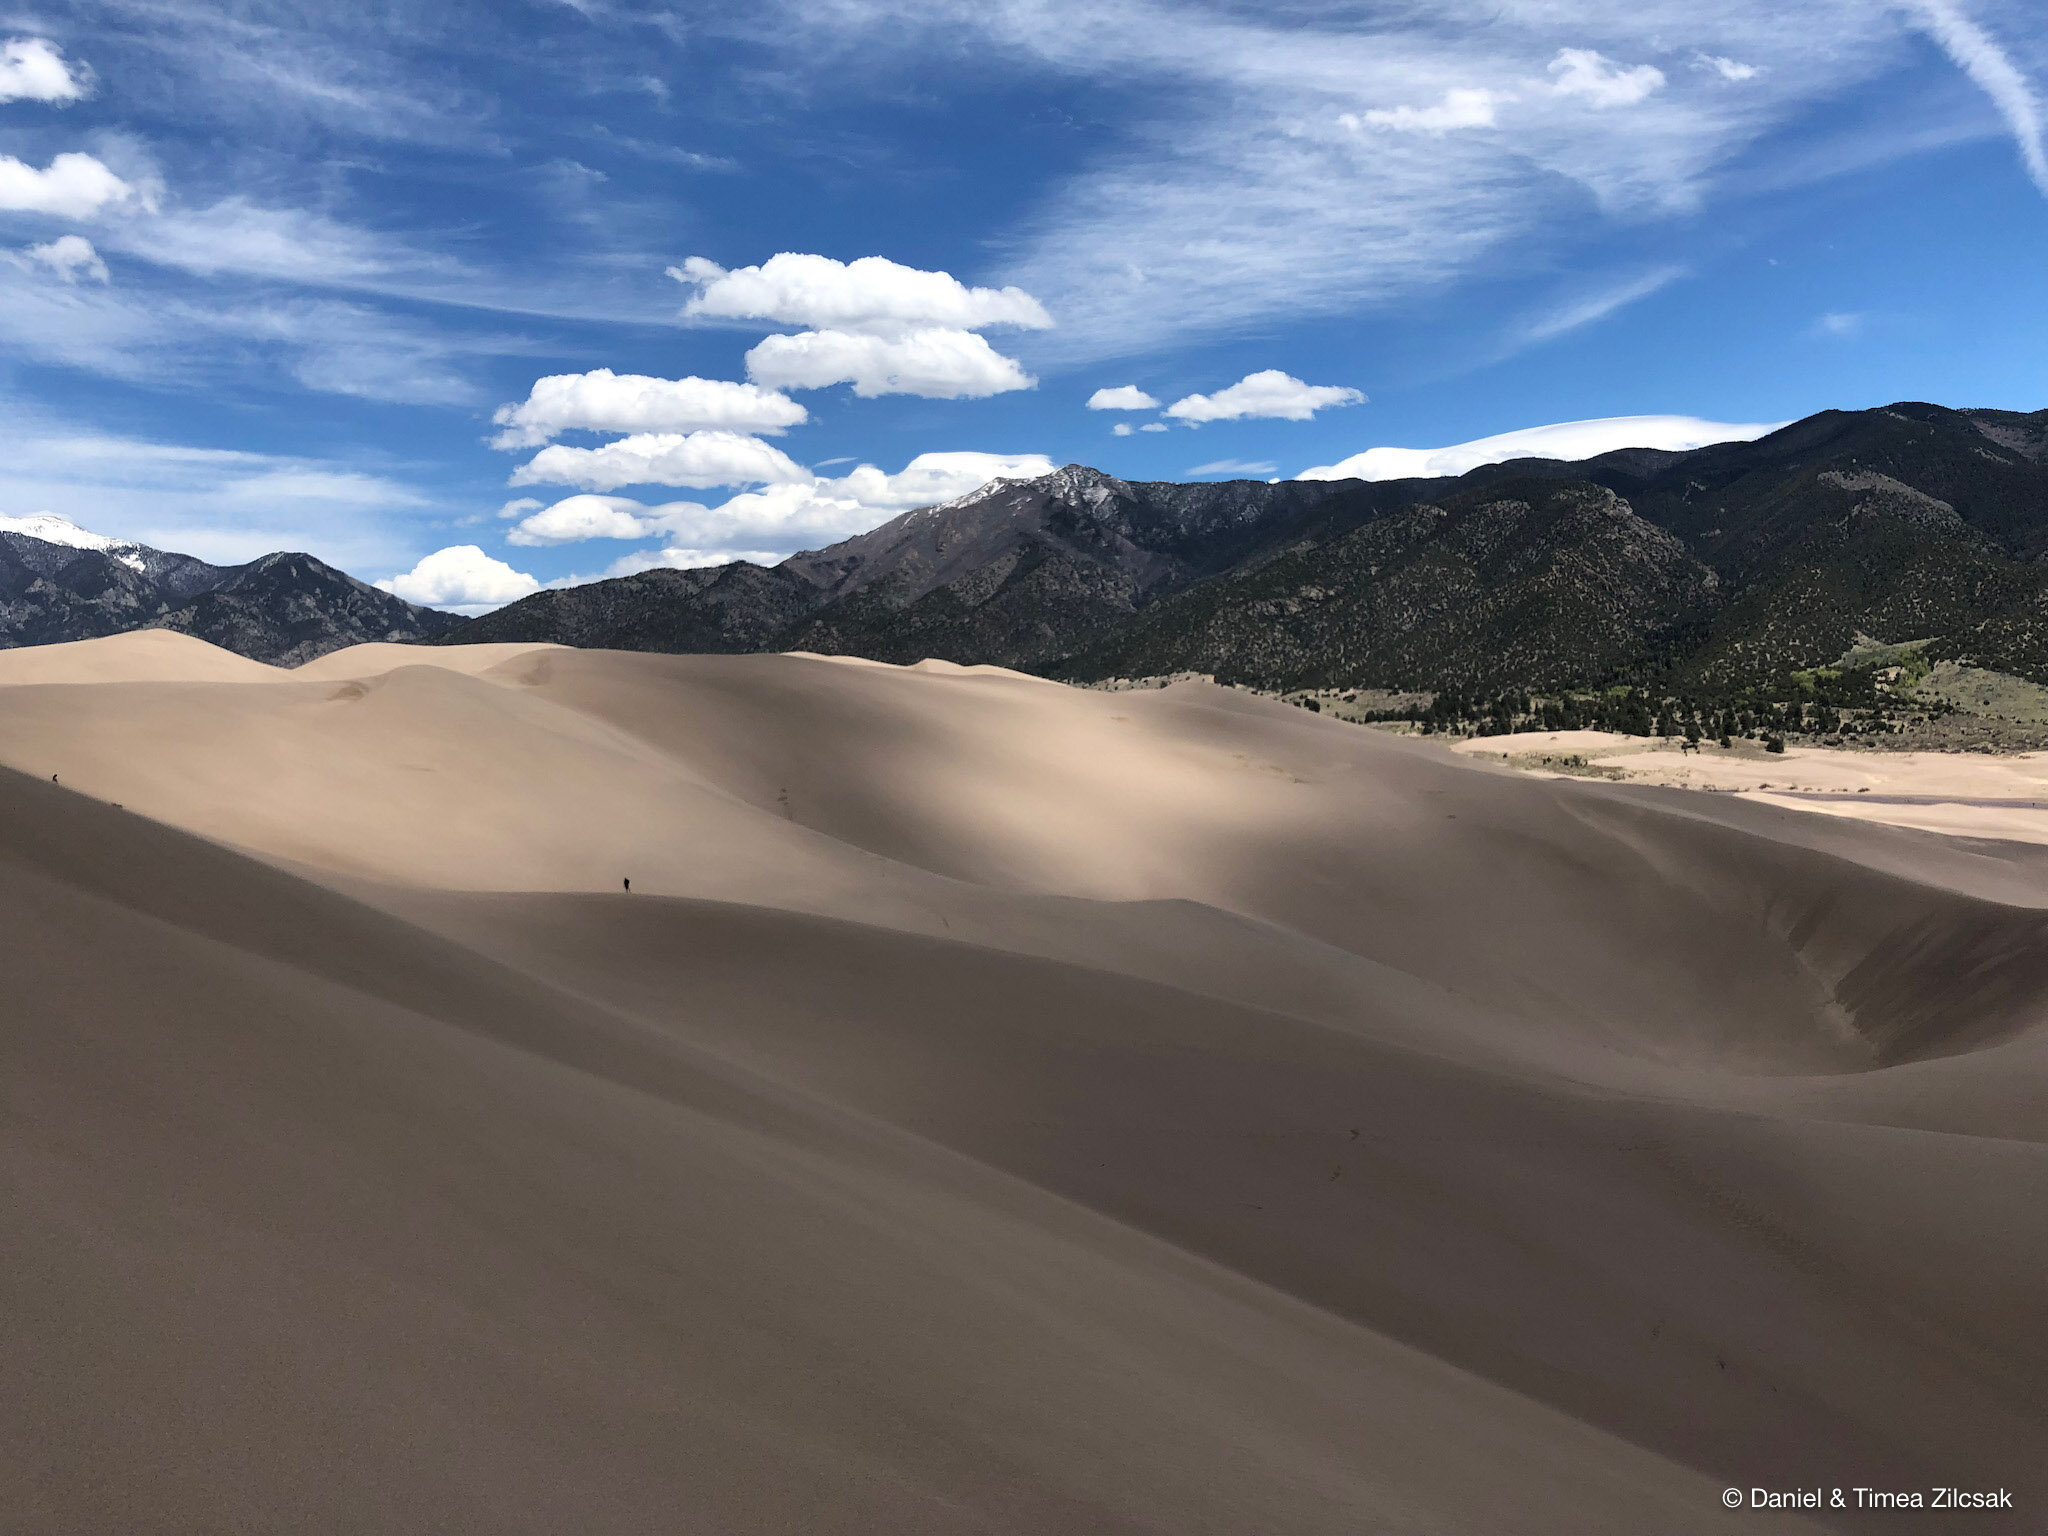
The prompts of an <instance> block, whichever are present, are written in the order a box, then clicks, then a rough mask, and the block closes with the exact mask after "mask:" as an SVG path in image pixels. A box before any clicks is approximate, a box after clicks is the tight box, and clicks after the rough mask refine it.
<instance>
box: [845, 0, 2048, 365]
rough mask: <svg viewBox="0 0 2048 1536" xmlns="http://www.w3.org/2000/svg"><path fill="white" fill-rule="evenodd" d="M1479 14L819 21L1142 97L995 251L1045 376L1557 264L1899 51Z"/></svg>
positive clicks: (1750, 174) (1667, 11) (1006, 4)
mask: <svg viewBox="0 0 2048 1536" xmlns="http://www.w3.org/2000/svg"><path fill="white" fill-rule="evenodd" d="M1996 3H1997V4H1998V5H1999V7H2000V9H2001V11H2002V12H2003V13H2005V14H2015V13H2016V11H2017V9H2018V0H1996ZM1926 5H1927V7H1928V8H1929V9H1928V10H1927V12H1926V14H1927V15H1929V16H1938V15H1939V14H1941V13H1942V12H1943V10H1944V8H1945V9H1946V10H1947V12H1949V13H1950V14H1953V15H1959V14H1960V13H1959V12H1955V11H1954V8H1953V0H1926ZM1481 20H1482V18H1481V16H1480V15H1479V13H1478V12H1477V11H1475V10H1474V9H1473V8H1472V7H1471V6H1468V5H1464V4H1459V3H1456V0H1446V3H1439V4H1429V5H1423V6H1419V7H1412V8H1408V9H1406V10H1404V11H1398V12H1376V13H1371V14H1367V13H1364V12H1361V10H1360V9H1359V8H1358V7H1357V6H1355V5H1350V4H1339V3H1336V0H1328V3H1317V0H1309V3H1305V4H1299V5H1291V6H1289V7H1287V8H1286V11H1285V14H1284V17H1283V16H1276V17H1274V18H1272V19H1271V20H1270V21H1265V20H1262V19H1260V18H1259V17H1258V16H1257V15H1256V13H1253V12H1250V11H1247V10H1244V9H1242V8H1224V7H1220V6H1217V7H1209V6H1167V5H1164V4H1160V3H1154V0H1099V3H1089V4H1085V5H1084V4H1081V3H1079V0H989V3H977V4H973V5H969V4H967V3H966V0H844V3H842V4H840V5H838V6H835V7H834V8H833V9H832V10H831V11H830V12H827V13H824V14H823V15H822V16H817V17H815V18H814V30H815V31H817V32H818V33H821V34H824V35H825V36H826V37H828V38H829V47H830V49H831V50H832V51H833V52H834V55H835V56H837V57H840V58H842V59H843V58H844V57H845V56H846V55H847V54H848V53H850V52H851V53H857V54H861V55H863V63H864V65H869V64H871V65H872V67H873V68H874V69H875V71H876V73H877V74H878V75H885V74H886V71H887V69H888V67H889V62H890V60H889V57H888V56H889V55H890V54H892V53H893V54H894V55H896V56H897V57H898V58H900V59H903V60H906V61H907V60H910V59H913V58H914V57H915V56H916V55H917V53H918V51H919V50H920V49H925V48H946V49H951V48H955V47H958V46H960V40H961V39H962V38H966V37H972V38H974V39H976V41H977V42H978V44H979V45H980V46H982V47H983V48H985V49H988V50H990V56H991V57H994V58H1000V59H1002V60H1004V61H1005V62H1007V63H1010V64H1012V65H1020V66H1022V67H1025V68H1032V69H1038V70H1041V71H1044V72H1046V73H1047V74H1050V75H1054V76H1065V77H1070V78H1078V79H1085V80H1090V81H1097V82H1109V81H1114V82H1115V83H1116V88H1117V90H1118V93H1119V97H1120V99H1121V100H1123V101H1125V102H1128V103H1129V104H1130V105H1131V107H1132V110H1133V116H1132V118H1131V119H1130V120H1128V121H1125V122H1123V123H1121V124H1120V125H1119V132H1118V134H1117V135H1116V137H1115V139H1114V140H1113V141H1111V142H1110V143H1108V144H1106V145H1105V146H1104V147H1103V149H1102V150H1101V151H1100V152H1099V153H1097V154H1096V155H1095V156H1094V157H1093V158H1092V160H1091V161H1090V162H1088V163H1086V164H1084V166H1083V167H1082V168H1081V169H1080V170H1079V171H1078V173H1077V174H1075V175H1073V176H1072V177H1071V178H1069V179H1067V180H1066V181H1065V182H1064V183H1063V184H1061V185H1059V186H1057V187H1055V188H1054V189H1052V190H1051V191H1050V193H1049V194H1048V195H1047V196H1046V197H1045V198H1044V199H1043V200H1042V201H1041V202H1040V203H1039V204H1038V206H1037V207H1036V208H1035V209H1034V210H1033V211H1031V212H1030V213H1029V214H1027V216H1026V218H1025V219H1024V221H1023V223H1022V225H1021V226H1020V228H1019V229H1018V230H1016V231H1015V232H1014V234H1013V236H1012V239H1011V242H1010V246H1011V250H1012V253H1013V254H1012V257H1011V259H1010V261H1009V262H1008V263H1007V264H1006V265H1005V266H1004V267H1003V268H1002V269H1001V273H1000V275H1001V277H1002V279H1004V280H1006V281H1009V282H1012V283H1015V284H1017V285H1019V286H1022V287H1024V288H1026V289H1027V290H1029V291H1030V292H1032V293H1033V294H1035V295H1037V296H1039V297H1040V298H1041V299H1043V300H1044V302H1045V303H1046V304H1047V306H1048V307H1049V308H1051V309H1052V310H1053V311H1054V312H1055V313H1056V314H1058V315H1059V317H1060V319H1061V328H1060V330H1059V331H1058V332H1056V333H1052V334H1050V335H1049V336H1047V337H1045V338H1043V339H1041V340H1036V341H1033V342H1032V343H1030V344H1029V346H1028V347H1026V348H1024V349H1023V350H1024V353H1025V359H1026V361H1027V362H1030V363H1034V364H1068V363H1072V362H1075V361H1079V360H1083V359H1093V358H1103V357H1113V356H1128V355H1136V354H1139V353H1142V352H1145V351H1148V350H1152V349H1156V348H1158V347H1161V346H1165V345H1169V344H1171V343H1172V342H1174V341H1176V340H1186V339H1188V338H1191V337H1197V336H1203V335H1216V334H1229V333H1239V332H1243V331H1246V330H1248V329H1251V328H1254V327H1257V326H1260V325H1265V324H1269V323H1271V322H1273V321H1274V320H1277V319H1281V318H1286V317H1305V316H1308V315H1313V314H1319V313H1339V312H1357V311H1359V310H1360V309H1371V308H1373V307H1375V306H1382V305H1386V304H1390V303H1392V302H1394V301H1396V300H1398V299H1402V298H1406V297H1410V296H1413V295H1416V294H1418V293H1426V292H1429V291H1432V290H1439V289H1442V288H1445V287H1447V286H1448V285H1450V284H1452V283H1455V282H1458V281H1460V280H1463V279H1467V278H1470V277H1473V276H1475V275H1479V276H1483V275H1485V274H1486V273H1487V272H1489V271H1490V270H1495V269H1501V268H1505V267H1508V266H1513V265H1519V266H1520V267H1521V268H1522V269H1523V270H1525V271H1526V269H1527V265H1528V262H1529V258H1530V257H1531V256H1532V254H1533V255H1535V256H1536V257H1537V259H1538V260H1539V261H1542V260H1546V259H1548V260H1556V261H1558V262H1559V263H1560V264H1562V260H1563V257H1564V255H1565V253H1567V252H1569V251H1570V250H1572V249H1573V248H1574V246H1575V245H1576V244H1581V243H1583V242H1584V240H1585V239H1586V238H1587V236H1588V233H1589V231H1597V230H1599V229H1601V228H1607V227H1616V226H1620V227H1626V226H1630V225H1636V224H1641V223H1644V222H1653V221H1656V220H1660V219H1666V218H1670V217H1674V216H1689V215H1691V214H1693V213H1695V212H1697V211H1698V210H1699V209H1700V208H1701V207H1702V206H1704V204H1705V203H1706V202H1707V201H1709V200H1710V199H1713V198H1715V197H1719V196H1728V195H1731V194H1735V193H1739V192H1740V190H1741V188H1742V187H1743V186H1744V185H1745V184H1747V183H1749V182H1751V181H1753V180H1758V179H1763V180H1768V179H1769V177H1770V176H1771V174H1772V166H1773V163H1774V161H1775V160H1777V159H1778V158H1781V157H1782V155H1783V154H1784V153H1785V152H1786V151H1785V149H1784V148H1781V147H1780V145H1779V141H1778V135H1779V134H1780V133H1781V130H1783V129H1785V128H1786V127H1788V126H1789V125H1791V124H1793V123H1796V122H1799V121H1801V120H1803V119H1805V118H1808V117H1809V116H1810V115H1811V114H1812V113H1813V112H1814V111H1815V110H1816V108H1818V107H1820V106H1821V105H1822V104H1824V103H1828V102H1831V101H1833V100H1835V99H1837V98H1839V97H1840V96H1841V95H1842V94H1843V93H1844V92H1845V91H1847V90H1849V89H1850V88H1851V87H1853V86H1857V85H1863V84H1869V83H1872V82H1876V81H1878V80H1880V79H1882V78H1883V77H1885V76H1886V75H1888V74H1890V73H1892V72H1894V71H1898V70H1901V69H1903V68H1905V67H1907V66H1908V65H1909V64H1910V63H1911V61H1912V59H1913V57H1914V49H1913V39H1912V30H1913V29H1912V25H1911V24H1909V19H1908V18H1907V17H1906V16H1905V15H1903V14H1902V13H1901V12H1900V11H1899V10H1897V9H1892V8H1887V7H1873V6H1869V5H1866V4H1863V3H1861V0H1816V5H1814V6H1807V7H1800V8H1798V10H1797V11H1796V12H1794V11H1788V10H1786V9H1785V8H1784V7H1782V6H1776V5H1771V4H1768V3H1766V0H1734V3H1732V4H1730V5H1727V6H1722V7H1718V8H1716V9H1715V10H1714V11H1713V12H1711V13H1702V12H1701V11H1700V10H1699V9H1698V8H1697V7H1692V6H1685V5H1681V4H1678V3H1676V0H1647V3H1644V4H1629V5H1624V4H1621V3H1620V0H1596V3H1593V4H1589V5H1584V6H1576V7H1573V8H1571V10H1570V12H1569V14H1568V15H1566V14H1563V13H1560V12H1559V11H1558V9H1557V8H1556V7H1555V6H1553V5H1548V4H1543V3H1540V0H1509V3H1507V4H1505V5H1490V6H1487V7H1485V9H1484V16H1483V22H1484V24H1483V25H1481V24H1480V22H1481ZM1964 21H1965V25H1962V26H1958V25H1955V24H1953V23H1930V24H1932V25H1935V27H1936V30H1937V31H1938V33H1939V35H1940V36H1941V37H1942V38H1943V39H1944V45H1945V46H1947V47H1949V48H1950V49H1951V52H1952V54H1953V55H1954V56H1955V57H1956V58H1957V59H1958V60H1959V61H1960V62H1963V63H1964V67H1965V68H1968V69H1970V70H1971V71H1972V74H1973V78H1977V79H1979V80H1980V82H1981V83H1983V84H1984V85H1985V88H1986V89H1987V90H1989V91H1991V92H1992V93H1993V95H1994V98H1995V99H1996V100H1998V102H1999V103H2000V106H2001V110H2002V111H2004V112H2005V113H2006V115H2007V117H2008V120H2009V122H2010V123H2011V125H2012V127H2013V131H2014V133H2015V135H2016V137H2017V138H2019V140H2020V141H2021V143H2022V145H2023V153H2027V154H2030V153H2031V152H2030V151H2027V150H2026V149H2025V148H2024V146H2025V145H2026V144H2028V143H2030V142H2031V132H2032V130H2031V128H2030V126H2029V125H2030V123H2031V122H2032V119H2031V118H2030V117H2029V116H2028V112H2027V108H2026V100H2027V99H2029V98H2024V97H2023V95H2022V94H2021V92H2020V91H2018V90H2015V89H2014V88H2013V85H2012V81H2011V78H2010V77H2009V76H2008V75H2007V74H2006V73H2005V72H2004V71H2003V70H2002V69H2001V68H2000V66H1999V64H1998V63H1997V61H1996V59H1995V58H1994V57H1993V54H1992V53H1990V52H1987V51H1986V50H1985V49H1983V48H1982V47H1980V46H1978V42H1977V38H1978V35H1979V34H1981V35H1983V36H1985V37H1988V36H1990V29H1989V27H1988V25H1985V24H1980V23H1979V22H1975V21H1970V20H1969V18H1964ZM1971 28H1974V31H1972V30H1971ZM1821 36H1824V37H1825V38H1826V39H1827V44H1826V46H1825V47H1816V46H1815V41H1814V40H1815V38H1816V37H1821ZM821 46H827V45H824V44H821ZM2021 83H2022V85H2023V84H2024V79H2023V77H2022V81H2021ZM1908 115H1910V112H1909V114H1908ZM1494 129H1497V130H1498V131H1497V132H1496V131H1474V130H1494ZM1901 142H1902V143H1903V142H1904V141H1903V140H1902V141H1901ZM1901 152H1905V151H1904V150H1903V149H1902V150H1901ZM2029 164H2030V165H2031V164H2033V161H2032V160H2031V158H2030V159H2029Z"/></svg>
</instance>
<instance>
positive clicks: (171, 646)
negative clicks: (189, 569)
mask: <svg viewBox="0 0 2048 1536" xmlns="http://www.w3.org/2000/svg"><path fill="white" fill-rule="evenodd" d="M288 675H289V674H287V673H285V672H284V671H282V669H280V668H277V667H271V666H266V665H264V664H263V663H262V662H260V661H251V660H250V659H249V658H248V657H246V656H237V655H236V654H235V653H234V652H233V651H224V650H222V649H221V648H220V647H219V646H217V645H208V644H207V643H206V642H205V641H204V640H195V639H194V638H193V637H192V636H190V635H180V634H177V633H175V632H173V631H171V630H168V629H143V630H136V631H134V632H133V633H130V634H125V635H108V636H106V637H105V638H104V639H99V640H73V641H70V642H68V643H66V644H63V645H29V646H21V647H18V648H15V649H12V650H0V686H8V685H14V684H30V683H256V682H270V681H275V680H276V679H278V678H280V677H284V676H288Z"/></svg>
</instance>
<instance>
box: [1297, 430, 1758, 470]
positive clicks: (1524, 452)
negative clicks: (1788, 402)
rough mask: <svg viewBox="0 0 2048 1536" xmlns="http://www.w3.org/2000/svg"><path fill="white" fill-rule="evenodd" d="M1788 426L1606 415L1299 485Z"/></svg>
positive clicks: (1368, 458) (1368, 462)
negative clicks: (1592, 419)
mask: <svg viewBox="0 0 2048 1536" xmlns="http://www.w3.org/2000/svg"><path fill="white" fill-rule="evenodd" d="M1783 425H1784V423H1783V422H1730V421H1704V420H1702V419H1701V418H1699V417H1697V416H1607V417H1602V418H1600V419H1598V420H1594V421H1561V422H1555V423H1553V424H1551V425H1549V426H1543V427H1523V428H1521V429H1520V430H1519V431H1515V432H1502V433H1499V434H1497V435H1496V436H1493V437H1482V438H1478V439H1475V440H1474V441H1472V442H1469V443H1456V444H1453V445H1452V446H1451V447H1448V448H1368V449H1366V450H1365V452H1363V453H1354V454H1353V455H1352V456H1351V457H1350V458H1348V459H1344V460H1341V461H1340V462H1338V463H1335V464H1323V465H1319V466H1317V467H1316V468H1314V469H1305V470H1303V471H1302V472H1301V473H1300V474H1298V475H1296V476H1295V477H1294V478H1295V479H1297V480H1411V479H1426V478H1433V477H1435V476H1439V475H1462V474H1464V473H1465V472H1466V471H1467V470H1471V469H1477V468H1479V466H1480V465H1482V464H1504V463H1506V462H1507V461H1508V460H1509V459H1567V460H1569V459H1590V458H1592V457H1594V456H1595V455H1597V454H1602V453H1611V452H1612V451H1613V450H1615V449H1616V448H1662V449H1665V450H1667V451H1673V452H1676V451H1680V450H1684V449H1688V448H1704V447H1705V446H1706V445H1707V444H1709V443H1740V442H1749V441H1751V440H1752V439H1754V438H1759V437H1762V436H1763V435H1764V434H1765V433H1767V432H1775V431H1777V430H1778V428H1779V427H1781V426H1783Z"/></svg>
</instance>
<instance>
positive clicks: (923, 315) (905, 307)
mask: <svg viewBox="0 0 2048 1536" xmlns="http://www.w3.org/2000/svg"><path fill="white" fill-rule="evenodd" d="M668 272H669V276H671V277H673V278H674V279H675V280H676V281H677V282H679V283H682V284H684V285H685V286H687V287H693V288H695V289H696V290H697V292H696V293H695V294H694V295H693V296H692V297H691V299H690V300H689V302H688V303H687V304H685V305H684V306H683V314H684V315H685V316H687V317H689V318H692V319H715V320H759V321H763V322H765V323H767V324H769V325H800V326H804V327H806V328H808V329H811V330H819V331H858V332H861V333H864V334H867V335H873V336H902V335H907V334H909V333H911V332H914V331H921V330H929V329H933V328H938V329H944V330H960V331H979V330H986V329H988V328H990V327H992V326H1017V327H1021V328H1023V329H1026V330H1043V329H1045V328H1046V327H1047V326H1050V325H1051V324H1052V316H1050V315H1048V314H1047V313H1046V312H1045V307H1044V306H1043V305H1042V304H1040V303H1039V302H1038V300H1036V299H1034V298H1033V297H1032V296H1031V295H1030V294H1028V293H1026V292H1025V291H1024V290H1023V289H1022V288H1015V287H1010V288H970V287H968V286H967V285H966V284H964V283H962V282H960V281H959V279H957V278H955V277H954V276H953V275H952V274H951V273H949V272H925V271H921V270H920V269H918V268H916V267H906V266H903V265H901V264H900V263H897V262H893V261H890V260H889V259H888V258H887V257H884V256H863V257H861V258H859V259H858V260H856V261H848V262H842V261H835V260H833V259H832V258H831V257H829V256H810V255H802V254H799V253H797V252H794V251H784V252H782V253H781V254H779V255H776V256H771V257H770V258H769V259H768V260H766V261H764V262H762V263H761V264H760V265H759V266H758V267H740V268H738V269H736V270H734V271H727V270H726V269H725V268H724V267H721V266H719V265H718V264H717V263H716V262H714V261H707V260H706V259H705V258H704V257H702V256H692V257H690V258H689V259H688V260H687V261H685V262H684V263H683V264H682V265H681V266H680V267H670V268H669V269H668Z"/></svg>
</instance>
